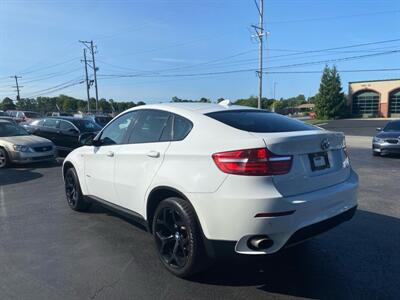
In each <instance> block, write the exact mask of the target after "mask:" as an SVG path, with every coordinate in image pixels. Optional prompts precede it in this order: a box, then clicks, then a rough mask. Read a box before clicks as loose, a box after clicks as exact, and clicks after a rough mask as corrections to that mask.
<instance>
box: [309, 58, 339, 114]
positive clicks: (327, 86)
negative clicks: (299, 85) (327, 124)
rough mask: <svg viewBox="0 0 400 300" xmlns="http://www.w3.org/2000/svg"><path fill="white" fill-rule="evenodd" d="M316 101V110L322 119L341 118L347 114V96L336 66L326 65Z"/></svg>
mask: <svg viewBox="0 0 400 300" xmlns="http://www.w3.org/2000/svg"><path fill="white" fill-rule="evenodd" d="M314 101H315V111H316V113H317V117H318V118H320V119H330V118H340V117H343V116H344V115H345V114H346V98H345V95H344V93H343V91H342V84H341V82H340V76H339V73H338V72H337V70H336V67H335V66H334V67H333V68H329V67H328V66H325V68H324V72H323V74H322V77H321V84H320V86H319V91H318V94H317V95H316V96H315V100H314Z"/></svg>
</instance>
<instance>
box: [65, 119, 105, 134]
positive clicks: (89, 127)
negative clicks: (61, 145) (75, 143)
mask: <svg viewBox="0 0 400 300" xmlns="http://www.w3.org/2000/svg"><path fill="white" fill-rule="evenodd" d="M71 122H72V123H74V125H75V126H76V127H78V129H79V130H80V131H82V132H97V131H100V130H101V127H100V126H99V125H97V124H96V123H95V122H93V121H91V120H85V119H81V120H76V119H75V120H71Z"/></svg>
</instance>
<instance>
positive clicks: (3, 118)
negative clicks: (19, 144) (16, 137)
mask: <svg viewBox="0 0 400 300" xmlns="http://www.w3.org/2000/svg"><path fill="white" fill-rule="evenodd" d="M0 120H8V121H10V122H13V123H15V124H17V122H15V120H14V119H13V118H12V117H10V116H9V115H5V116H2V115H0Z"/></svg>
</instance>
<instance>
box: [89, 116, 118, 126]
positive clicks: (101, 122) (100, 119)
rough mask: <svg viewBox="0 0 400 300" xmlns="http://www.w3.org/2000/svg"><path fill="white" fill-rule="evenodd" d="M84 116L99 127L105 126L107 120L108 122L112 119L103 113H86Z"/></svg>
mask: <svg viewBox="0 0 400 300" xmlns="http://www.w3.org/2000/svg"><path fill="white" fill-rule="evenodd" d="M85 118H89V119H92V120H93V121H94V122H95V123H96V124H97V125H99V126H100V127H101V128H103V127H104V126H106V125H107V124H108V122H110V121H111V120H112V119H113V118H112V117H110V116H104V115H87V116H85Z"/></svg>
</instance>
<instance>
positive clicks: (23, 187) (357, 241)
mask: <svg viewBox="0 0 400 300" xmlns="http://www.w3.org/2000/svg"><path fill="white" fill-rule="evenodd" d="M382 125H383V122H382V121H370V120H368V121H356V120H347V121H334V122H330V123H329V124H327V125H325V127H326V128H329V129H338V130H340V131H343V132H345V133H346V135H347V141H348V146H349V150H350V157H351V161H352V164H353V167H354V168H355V170H356V171H357V172H358V174H359V175H360V192H359V210H358V212H357V214H356V216H355V217H354V219H353V220H351V221H350V222H346V223H344V224H342V225H340V226H339V227H337V228H335V229H333V230H332V231H330V232H328V233H325V234H322V235H320V236H318V237H316V238H314V239H312V240H310V241H308V242H306V243H304V244H302V245H300V246H297V247H294V248H291V249H288V250H285V251H284V252H282V253H280V254H277V255H273V256H270V257H266V258H263V259H245V260H243V261H240V262H223V263H219V264H217V265H216V266H214V267H213V268H212V269H210V270H209V271H208V272H207V273H204V274H201V275H198V276H197V277H195V278H192V279H191V280H183V279H179V278H176V277H174V276H172V275H170V274H169V273H168V272H167V271H166V270H165V269H164V268H163V267H162V265H161V263H160V262H159V261H158V258H157V255H156V252H155V250H154V246H153V241H152V237H151V236H150V235H149V234H148V233H146V232H145V231H144V230H143V229H142V228H141V227H139V226H138V225H136V224H134V223H133V222H131V221H129V220H126V219H123V218H121V217H119V216H117V215H115V214H113V213H111V212H109V211H107V210H105V209H103V208H101V207H99V206H93V207H92V209H91V211H90V212H89V213H77V212H73V211H71V210H70V209H69V208H68V207H67V203H66V200H65V197H64V191H63V182H62V178H61V168H60V163H61V161H60V162H59V163H58V164H40V165H31V166H14V167H12V168H9V169H6V170H0V274H1V276H0V299H111V298H112V299H205V298H207V299H214V298H218V299H269V298H273V299H275V298H278V299H281V298H282V299H286V298H293V297H304V298H317V299H400V289H399V286H400V255H399V249H400V196H399V195H400V172H399V170H400V157H373V156H372V154H371V150H370V142H371V138H370V137H371V136H372V135H373V134H374V132H375V131H374V128H375V127H381V126H382Z"/></svg>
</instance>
